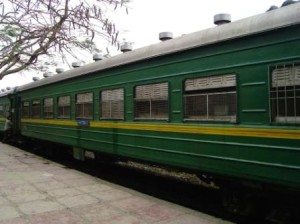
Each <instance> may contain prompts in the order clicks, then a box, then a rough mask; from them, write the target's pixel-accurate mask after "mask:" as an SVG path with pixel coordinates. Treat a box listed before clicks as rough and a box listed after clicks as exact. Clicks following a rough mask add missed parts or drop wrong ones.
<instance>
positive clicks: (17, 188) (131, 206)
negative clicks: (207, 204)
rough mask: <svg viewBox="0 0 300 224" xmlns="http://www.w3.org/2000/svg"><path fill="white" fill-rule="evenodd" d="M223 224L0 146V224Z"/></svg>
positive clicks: (34, 156)
mask: <svg viewBox="0 0 300 224" xmlns="http://www.w3.org/2000/svg"><path fill="white" fill-rule="evenodd" d="M2 223H5V224H25V223H26V224H28V223H34V224H36V223H41V224H42V223H43V224H48V223H50V224H54V223H55V224H65V223H68V224H69V223H72V224H77V223H83V224H88V223H97V224H102V223H103V224H106V223H107V224H108V223H109V224H129V223H130V224H142V223H146V224H149V223H151V224H152V223H156V224H196V223H197V224H199V223H200V224H201V223H203V224H207V223H229V222H225V221H223V220H220V219H216V218H214V217H211V216H208V215H205V214H202V213H199V212H196V211H193V210H190V209H187V208H184V207H181V206H178V205H175V204H172V203H169V202H165V201H162V200H159V199H156V198H153V197H150V196H147V195H143V194H141V193H139V192H136V191H133V190H130V189H127V188H124V187H121V186H118V185H115V184H111V183H108V182H106V181H103V180H101V179H98V178H95V177H92V176H89V175H87V174H84V173H81V172H79V171H76V170H73V169H66V168H65V167H64V166H63V165H60V164H57V163H55V162H52V161H49V160H46V159H44V158H41V157H38V156H36V155H33V154H30V153H28V152H25V151H22V150H20V149H18V148H15V147H12V146H9V145H5V144H2V143H0V224H2Z"/></svg>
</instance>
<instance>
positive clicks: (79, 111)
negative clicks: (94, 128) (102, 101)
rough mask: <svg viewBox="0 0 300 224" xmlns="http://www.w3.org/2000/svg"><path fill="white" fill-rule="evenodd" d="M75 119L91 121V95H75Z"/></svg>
mask: <svg viewBox="0 0 300 224" xmlns="http://www.w3.org/2000/svg"><path fill="white" fill-rule="evenodd" d="M76 118H77V119H93V93H81V94H77V95H76Z"/></svg>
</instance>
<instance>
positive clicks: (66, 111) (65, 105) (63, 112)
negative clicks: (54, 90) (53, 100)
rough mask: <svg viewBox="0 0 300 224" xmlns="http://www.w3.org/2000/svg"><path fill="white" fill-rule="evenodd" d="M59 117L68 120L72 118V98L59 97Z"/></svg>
mask: <svg viewBox="0 0 300 224" xmlns="http://www.w3.org/2000/svg"><path fill="white" fill-rule="evenodd" d="M57 116H58V118H61V119H68V118H70V116H71V100H70V96H60V97H58V107H57Z"/></svg>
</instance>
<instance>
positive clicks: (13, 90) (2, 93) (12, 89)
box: [0, 87, 16, 97]
mask: <svg viewBox="0 0 300 224" xmlns="http://www.w3.org/2000/svg"><path fill="white" fill-rule="evenodd" d="M15 89H16V87H15V88H11V89H10V90H7V91H5V92H1V93H0V97H6V96H8V95H9V94H12V93H14V92H15Z"/></svg>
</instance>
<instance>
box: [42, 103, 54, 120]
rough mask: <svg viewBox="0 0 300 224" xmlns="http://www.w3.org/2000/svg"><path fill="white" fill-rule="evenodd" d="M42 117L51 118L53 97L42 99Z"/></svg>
mask: <svg viewBox="0 0 300 224" xmlns="http://www.w3.org/2000/svg"><path fill="white" fill-rule="evenodd" d="M44 118H53V98H46V99H44Z"/></svg>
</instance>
